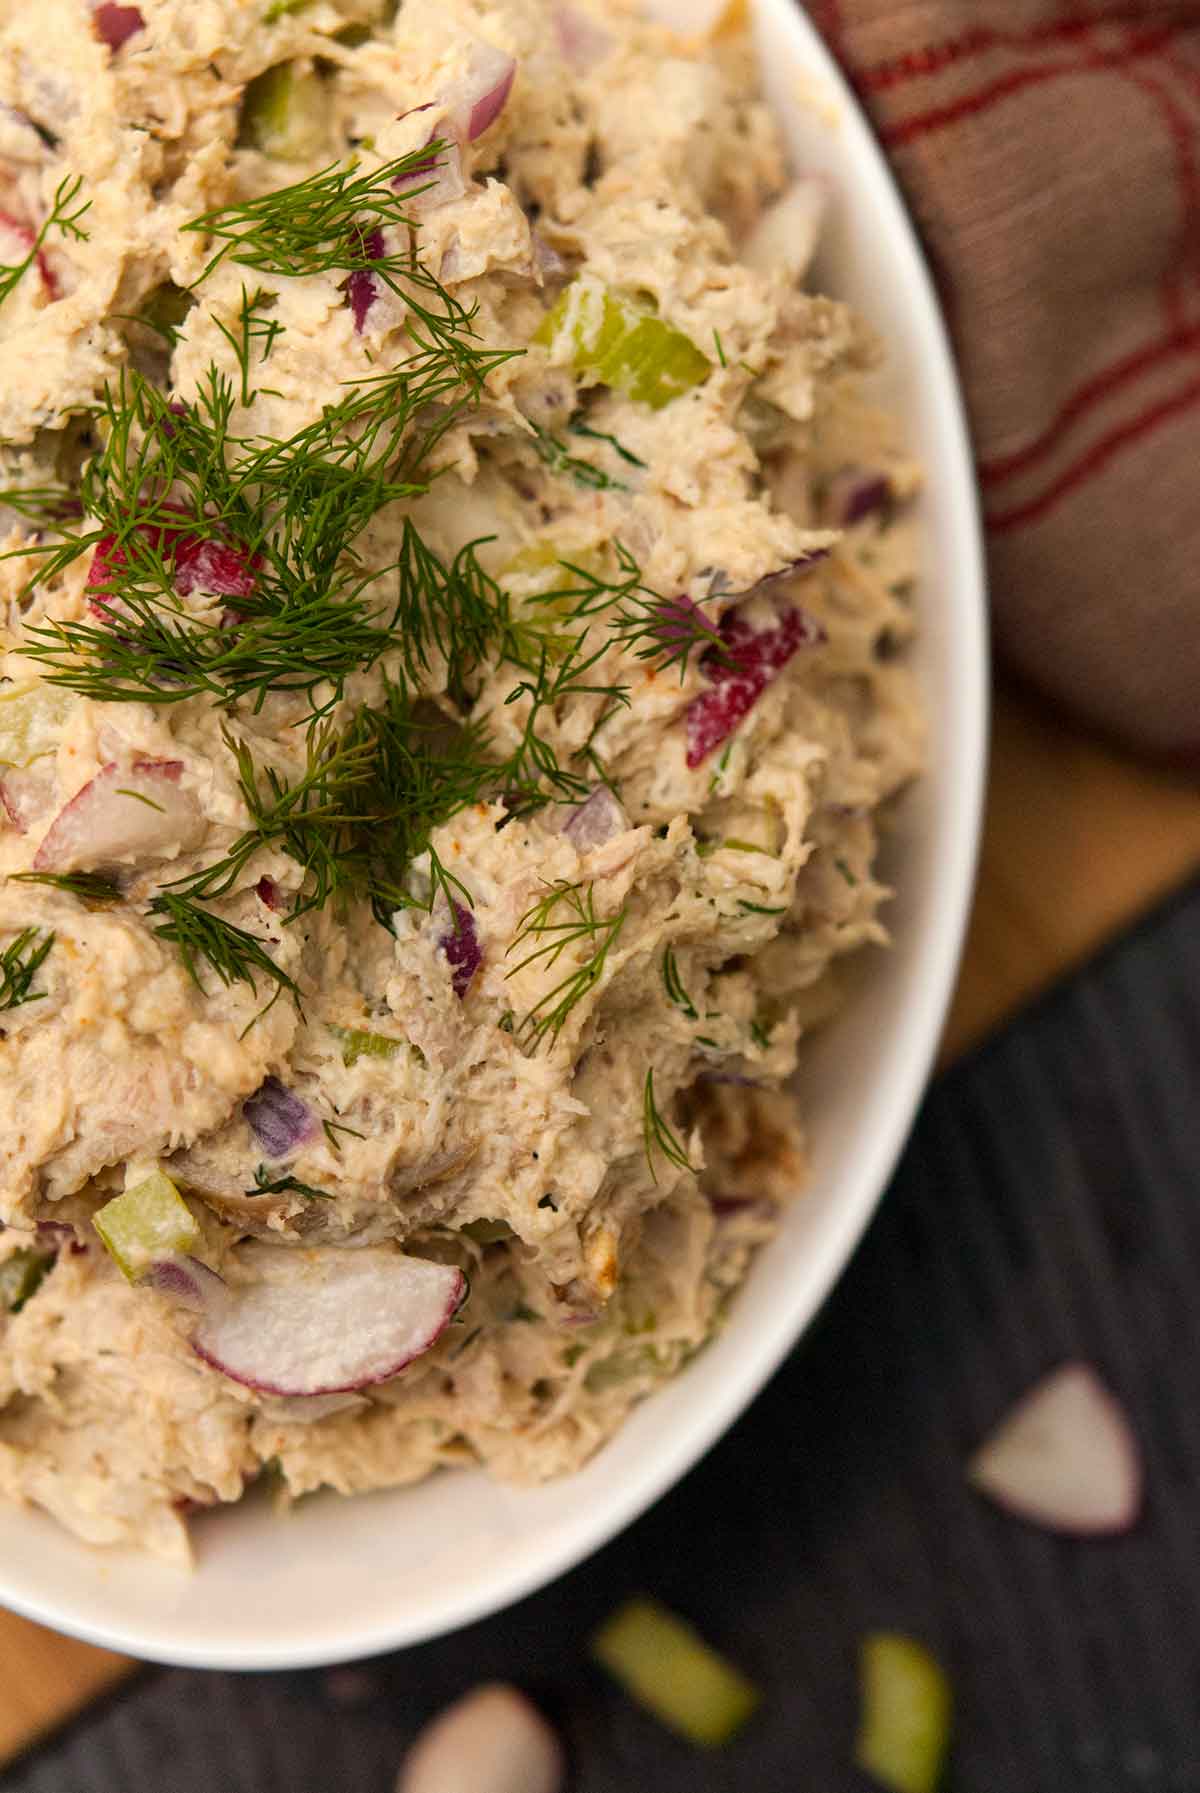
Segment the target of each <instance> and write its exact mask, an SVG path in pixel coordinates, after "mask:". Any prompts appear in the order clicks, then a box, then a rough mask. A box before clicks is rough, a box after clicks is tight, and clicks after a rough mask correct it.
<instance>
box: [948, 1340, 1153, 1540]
mask: <svg viewBox="0 0 1200 1793" xmlns="http://www.w3.org/2000/svg"><path fill="white" fill-rule="evenodd" d="M967 1479H968V1481H969V1482H970V1483H971V1484H972V1486H973V1487H975V1488H978V1489H979V1490H980V1492H981V1493H983V1494H986V1495H988V1496H989V1497H990V1498H991V1499H992V1500H994V1501H995V1502H996V1503H997V1505H999V1506H1002V1507H1003V1508H1004V1509H1005V1510H1006V1511H1007V1512H1010V1513H1015V1514H1016V1515H1017V1517H1018V1518H1021V1519H1028V1520H1030V1521H1031V1522H1032V1523H1033V1524H1034V1525H1042V1526H1046V1527H1047V1528H1048V1529H1049V1530H1051V1531H1058V1532H1068V1533H1071V1534H1073V1535H1075V1536H1077V1537H1104V1536H1108V1535H1112V1534H1114V1533H1118V1532H1125V1531H1128V1530H1129V1529H1130V1527H1131V1526H1133V1525H1134V1524H1135V1523H1136V1522H1137V1519H1138V1515H1139V1513H1140V1512H1141V1507H1142V1481H1143V1477H1142V1458H1141V1451H1140V1449H1139V1446H1138V1442H1137V1438H1136V1437H1135V1435H1134V1432H1133V1428H1132V1427H1131V1425H1130V1423H1129V1419H1128V1417H1127V1415H1126V1413H1125V1410H1124V1408H1123V1407H1122V1406H1121V1404H1120V1402H1119V1401H1118V1400H1117V1399H1116V1397H1115V1396H1114V1395H1113V1394H1112V1393H1111V1392H1110V1391H1109V1389H1108V1388H1107V1387H1106V1386H1105V1384H1104V1383H1103V1382H1102V1381H1101V1379H1100V1377H1099V1376H1098V1375H1097V1373H1096V1371H1095V1370H1094V1369H1093V1368H1092V1367H1091V1365H1090V1364H1086V1363H1064V1364H1062V1365H1060V1367H1059V1368H1058V1369H1057V1370H1054V1371H1053V1372H1052V1373H1051V1374H1050V1375H1049V1376H1047V1377H1046V1378H1045V1380H1044V1381H1043V1382H1039V1383H1038V1384H1037V1385H1036V1387H1034V1388H1032V1389H1031V1390H1030V1391H1029V1393H1028V1394H1026V1395H1025V1396H1024V1397H1023V1398H1022V1399H1021V1400H1020V1401H1018V1402H1017V1405H1016V1406H1015V1407H1014V1408H1013V1409H1012V1411H1011V1412H1010V1413H1009V1414H1008V1416H1007V1418H1006V1419H1004V1420H1002V1421H1001V1423H1000V1425H999V1426H998V1427H997V1428H996V1430H995V1431H994V1432H993V1433H992V1435H991V1436H990V1438H988V1439H987V1440H986V1441H985V1442H984V1444H983V1445H982V1446H981V1447H980V1449H979V1450H978V1451H976V1453H975V1455H974V1456H973V1457H972V1458H971V1460H970V1462H969V1464H968V1465H967Z"/></svg>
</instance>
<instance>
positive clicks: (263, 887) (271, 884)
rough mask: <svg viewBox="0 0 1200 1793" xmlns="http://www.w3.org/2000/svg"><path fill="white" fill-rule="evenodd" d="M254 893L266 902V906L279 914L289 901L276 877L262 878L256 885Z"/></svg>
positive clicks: (262, 901) (260, 900)
mask: <svg viewBox="0 0 1200 1793" xmlns="http://www.w3.org/2000/svg"><path fill="white" fill-rule="evenodd" d="M254 894H255V896H256V897H257V898H258V900H259V902H260V903H263V904H265V906H266V907H267V908H268V909H271V910H273V911H274V913H275V914H276V915H278V914H279V912H280V911H281V910H282V909H283V908H284V907H285V905H286V902H287V899H286V897H285V896H284V894H283V891H282V889H281V888H280V886H279V885H278V884H276V882H275V880H274V878H260V879H259V880H258V883H257V884H256V885H255V886H254Z"/></svg>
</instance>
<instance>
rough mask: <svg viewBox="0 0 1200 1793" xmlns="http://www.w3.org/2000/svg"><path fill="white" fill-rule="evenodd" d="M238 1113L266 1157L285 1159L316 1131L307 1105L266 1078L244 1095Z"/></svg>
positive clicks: (274, 1081) (314, 1122) (278, 1082)
mask: <svg viewBox="0 0 1200 1793" xmlns="http://www.w3.org/2000/svg"><path fill="white" fill-rule="evenodd" d="M242 1113H243V1115H245V1117H246V1120H247V1122H248V1123H249V1126H250V1131H251V1132H252V1133H253V1134H254V1137H255V1138H256V1139H257V1141H258V1143H259V1145H261V1147H262V1149H263V1151H264V1152H265V1153H266V1154H267V1157H268V1158H286V1157H288V1155H289V1154H290V1153H292V1152H294V1151H295V1150H296V1148H297V1146H300V1145H303V1144H304V1141H305V1140H306V1139H311V1138H312V1136H313V1134H314V1133H315V1132H316V1131H317V1120H316V1116H315V1115H314V1114H313V1112H312V1109H311V1108H310V1107H309V1106H308V1103H307V1102H304V1101H302V1100H301V1098H300V1097H299V1096H298V1095H296V1094H295V1092H294V1091H293V1090H290V1089H285V1087H284V1085H283V1084H282V1083H280V1081H279V1079H278V1077H268V1078H267V1080H266V1082H265V1083H264V1084H262V1086H261V1087H260V1088H259V1089H256V1090H255V1092H254V1094H253V1095H252V1096H248V1097H247V1098H246V1100H245V1101H244V1102H243V1103H242Z"/></svg>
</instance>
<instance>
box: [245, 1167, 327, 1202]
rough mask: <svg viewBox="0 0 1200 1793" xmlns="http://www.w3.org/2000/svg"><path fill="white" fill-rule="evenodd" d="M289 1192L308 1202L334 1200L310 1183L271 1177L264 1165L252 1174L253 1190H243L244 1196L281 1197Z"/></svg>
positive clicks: (284, 1177) (296, 1178) (297, 1179)
mask: <svg viewBox="0 0 1200 1793" xmlns="http://www.w3.org/2000/svg"><path fill="white" fill-rule="evenodd" d="M288 1191H290V1192H291V1193H292V1194H294V1195H303V1196H304V1197H306V1199H307V1200H309V1201H322V1202H331V1201H332V1200H333V1199H334V1198H333V1195H332V1192H331V1191H330V1190H328V1189H318V1188H317V1187H316V1186H315V1185H314V1184H312V1183H302V1182H301V1181H300V1179H299V1178H298V1177H289V1176H286V1175H285V1176H282V1177H273V1176H272V1175H271V1173H270V1171H269V1170H268V1169H267V1167H266V1165H265V1164H260V1165H259V1166H258V1167H257V1169H256V1170H255V1172H254V1187H253V1189H247V1190H244V1191H243V1193H244V1194H246V1195H282V1194H284V1193H285V1192H288Z"/></svg>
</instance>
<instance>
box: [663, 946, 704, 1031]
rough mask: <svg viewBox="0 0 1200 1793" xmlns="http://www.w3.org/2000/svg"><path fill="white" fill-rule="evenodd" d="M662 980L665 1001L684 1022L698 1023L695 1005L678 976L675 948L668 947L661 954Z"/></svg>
mask: <svg viewBox="0 0 1200 1793" xmlns="http://www.w3.org/2000/svg"><path fill="white" fill-rule="evenodd" d="M662 979H663V987H664V988H665V990H666V992H667V1001H668V1002H670V1003H673V1004H674V1006H675V1007H676V1008H677V1009H679V1011H680V1012H681V1013H682V1015H683V1016H684V1018H685V1020H688V1021H698V1020H699V1019H700V1016H699V1014H698V1013H697V1010H696V1005H695V1003H694V1002H693V1001H692V999H691V997H690V996H689V995H688V993H687V991H686V990H685V988H684V985H683V979H682V977H681V976H680V975H679V964H678V961H677V960H676V958H675V948H674V947H673V946H668V947H667V949H666V950H665V952H664V953H663V958H662Z"/></svg>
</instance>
